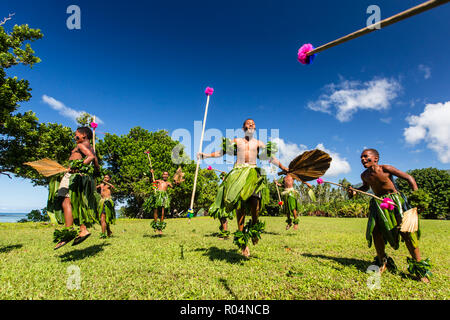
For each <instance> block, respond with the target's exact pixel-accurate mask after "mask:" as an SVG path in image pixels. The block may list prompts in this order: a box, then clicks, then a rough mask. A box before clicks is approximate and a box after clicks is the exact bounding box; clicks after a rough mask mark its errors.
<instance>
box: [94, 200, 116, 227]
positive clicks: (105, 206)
mask: <svg viewBox="0 0 450 320" xmlns="http://www.w3.org/2000/svg"><path fill="white" fill-rule="evenodd" d="M97 213H98V217H97V219H98V220H99V221H101V215H102V213H105V221H106V224H107V225H110V224H115V223H116V210H115V209H114V201H112V199H100V201H99V203H98V210H97Z"/></svg>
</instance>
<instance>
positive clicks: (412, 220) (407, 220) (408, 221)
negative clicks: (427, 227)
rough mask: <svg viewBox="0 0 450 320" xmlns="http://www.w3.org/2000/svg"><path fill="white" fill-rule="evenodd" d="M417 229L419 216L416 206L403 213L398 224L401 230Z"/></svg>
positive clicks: (412, 230)
mask: <svg viewBox="0 0 450 320" xmlns="http://www.w3.org/2000/svg"><path fill="white" fill-rule="evenodd" d="M418 229H419V216H418V214H417V208H412V209H409V210H408V211H406V212H405V213H404V214H403V219H402V223H401V225H400V231H401V232H411V233H412V232H416V231H417V230H418Z"/></svg>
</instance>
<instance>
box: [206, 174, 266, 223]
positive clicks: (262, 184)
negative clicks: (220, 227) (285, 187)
mask: <svg viewBox="0 0 450 320" xmlns="http://www.w3.org/2000/svg"><path fill="white" fill-rule="evenodd" d="M253 195H255V196H260V199H261V203H260V213H263V212H265V210H266V209H265V207H266V205H267V204H268V202H269V201H270V194H269V188H268V185H267V179H266V175H265V172H264V171H263V170H262V169H261V168H257V167H254V166H236V167H235V168H234V169H233V170H231V171H230V172H229V173H228V174H227V175H226V176H225V178H224V180H223V181H222V183H221V185H220V186H219V189H218V191H217V196H216V199H215V201H214V203H213V204H212V205H211V207H210V208H209V215H210V216H212V217H217V218H220V217H225V215H227V217H230V216H231V215H232V216H234V211H235V210H241V209H242V210H244V212H245V213H246V214H250V203H249V201H247V200H249V198H250V197H251V196H253Z"/></svg>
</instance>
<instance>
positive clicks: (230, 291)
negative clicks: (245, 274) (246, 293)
mask: <svg viewBox="0 0 450 320" xmlns="http://www.w3.org/2000/svg"><path fill="white" fill-rule="evenodd" d="M219 282H220V283H221V284H222V285H223V286H224V288H225V289H226V290H227V291H228V293H229V294H231V295H232V296H233V299H234V300H239V298H238V297H237V295H236V294H235V293H234V292H233V290H231V288H230V286H229V285H228V281H227V280H226V279H224V278H220V279H219Z"/></svg>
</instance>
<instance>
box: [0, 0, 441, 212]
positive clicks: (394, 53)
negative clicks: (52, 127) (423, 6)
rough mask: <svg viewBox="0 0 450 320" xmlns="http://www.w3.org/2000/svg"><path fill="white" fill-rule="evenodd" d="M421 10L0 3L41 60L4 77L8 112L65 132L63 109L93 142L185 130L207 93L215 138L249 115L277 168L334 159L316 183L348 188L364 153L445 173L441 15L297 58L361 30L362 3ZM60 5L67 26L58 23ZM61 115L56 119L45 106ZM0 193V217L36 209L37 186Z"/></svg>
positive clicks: (2, 179)
mask: <svg viewBox="0 0 450 320" xmlns="http://www.w3.org/2000/svg"><path fill="white" fill-rule="evenodd" d="M421 2H422V1H418V0H414V1H413V0H402V1H400V0H395V1H386V0H383V1H381V0H380V1H376V2H374V1H361V0H343V1H331V0H330V1H327V0H323V1H320V2H312V1H226V2H225V1H190V2H187V1H171V2H163V1H132V0H130V1H127V2H123V1H121V2H116V1H59V0H58V1H56V0H55V1H28V0H26V1H25V0H23V1H20V2H19V1H10V0H6V1H5V0H3V1H2V2H1V4H0V18H1V17H3V16H7V15H8V14H9V13H12V12H14V13H15V16H14V17H13V19H12V20H11V21H8V22H7V23H6V25H5V28H6V29H7V30H10V29H11V27H12V26H13V25H14V24H25V23H27V24H29V25H30V27H33V28H39V29H41V30H42V32H43V34H44V38H43V39H42V40H39V41H37V42H35V43H33V44H32V47H33V49H34V50H35V51H36V54H37V56H39V57H40V58H41V59H42V62H41V63H39V64H37V65H35V66H34V67H33V69H30V68H28V67H22V66H19V67H15V68H11V69H9V70H8V74H9V75H11V76H18V77H19V78H25V79H28V80H29V81H30V85H31V87H32V89H33V91H32V94H33V98H32V99H31V100H30V101H29V102H27V103H23V104H22V105H21V108H20V109H19V111H21V112H23V111H26V110H30V109H31V110H33V111H34V112H36V114H37V116H38V117H39V119H40V121H42V122H58V123H62V124H64V125H67V126H70V127H72V128H76V124H75V122H74V121H73V119H72V118H71V117H70V116H69V115H70V113H71V112H72V113H73V112H76V111H87V112H89V113H91V114H95V115H96V116H97V117H99V118H100V119H101V120H102V122H103V123H102V124H101V125H100V127H99V129H98V131H99V132H109V133H116V134H125V133H127V132H128V131H129V129H130V128H132V127H134V126H141V127H143V128H146V129H148V130H152V131H153V130H158V129H166V130H168V131H169V132H170V133H172V132H173V131H174V130H176V129H179V128H184V129H187V130H189V131H191V132H193V130H194V121H201V120H202V119H203V113H204V107H205V95H204V89H205V87H206V86H211V87H213V88H214V89H215V92H214V95H213V96H212V98H211V104H210V109H209V114H208V120H207V128H209V129H211V128H216V129H219V130H220V131H221V132H222V133H223V134H225V130H226V129H237V128H239V127H240V126H241V124H242V122H243V120H245V119H246V118H248V117H252V118H253V119H254V120H255V122H256V125H257V128H260V129H268V130H270V129H278V130H279V138H280V139H281V140H279V142H280V144H281V145H283V148H284V150H283V151H284V153H282V154H280V158H281V159H282V160H284V161H288V160H289V159H290V158H292V156H293V155H295V154H296V153H297V152H301V151H303V150H306V149H313V148H315V147H317V146H319V147H321V148H324V149H325V150H327V151H329V152H330V153H331V154H332V156H333V158H334V159H335V164H334V165H333V171H332V172H331V173H333V174H332V175H330V177H329V180H332V181H337V180H338V179H341V178H343V177H347V179H349V180H350V181H351V182H353V183H358V182H359V181H360V178H359V175H360V173H361V171H362V166H361V164H360V162H359V155H360V152H361V150H362V149H363V148H364V147H372V148H376V149H378V150H379V151H380V154H381V161H380V162H381V163H388V164H391V165H394V166H396V167H397V168H399V169H401V170H404V171H406V170H409V169H415V168H424V167H437V168H440V169H449V168H450V150H449V149H450V146H449V143H450V142H449V141H450V133H449V131H450V129H449V128H450V123H449V122H448V121H447V122H446V117H447V115H449V109H450V90H449V89H450V72H449V71H450V61H449V59H448V56H449V52H450V43H449V41H448V36H449V31H450V5H448V4H447V5H444V6H442V7H439V8H436V9H433V10H431V11H428V12H425V13H423V14H420V15H418V16H415V17H412V18H410V19H407V20H405V21H402V22H399V23H397V24H394V25H392V26H389V27H386V28H384V29H382V30H379V31H376V32H373V33H371V34H368V35H366V36H364V37H361V38H358V39H355V40H352V41H350V42H347V43H344V44H342V45H340V46H337V47H334V48H331V49H329V50H326V51H324V52H322V53H320V54H318V56H317V57H316V60H315V61H314V64H312V65H309V66H304V65H301V64H300V63H299V62H298V61H297V59H296V58H297V51H298V48H299V47H300V46H301V45H302V44H304V43H312V44H313V45H314V46H319V45H322V44H324V43H326V42H328V41H332V40H334V39H336V38H339V37H341V36H343V35H346V34H348V33H350V32H353V31H356V30H357V29H360V28H363V27H365V26H366V21H367V19H368V17H369V16H370V14H367V13H366V10H367V8H368V6H369V5H373V4H375V5H378V6H379V7H380V9H381V18H382V19H384V18H387V17H389V16H391V15H393V14H396V13H398V12H400V11H403V10H405V9H407V8H410V7H412V6H415V5H417V4H419V3H421ZM72 4H75V5H78V6H79V7H80V9H81V29H80V30H69V29H68V28H67V26H66V20H67V18H68V17H69V16H70V14H67V13H66V9H67V7H68V6H69V5H72ZM44 97H46V98H44ZM46 101H47V102H46ZM52 101H53V103H52ZM55 101H56V102H55ZM58 102H59V104H58ZM61 105H64V106H65V107H66V108H67V109H65V110H66V113H65V114H62V113H61V112H58V111H57V110H55V109H54V108H55V107H57V106H61ZM448 118H450V116H449V117H448ZM100 137H102V135H101V134H100ZM192 139H194V137H192ZM195 143H196V142H194V141H192V145H193V146H194V145H195ZM209 143H210V142H208V141H207V142H205V146H207V145H208V144H209ZM192 149H194V148H192ZM285 165H287V163H285ZM216 167H217V168H218V169H221V168H222V169H227V168H228V167H227V166H226V165H216ZM0 190H1V194H2V199H1V203H0V212H14V211H19V212H27V211H29V210H31V209H34V208H42V207H44V206H45V202H46V197H47V190H46V188H42V187H39V188H33V187H32V186H31V184H30V183H28V182H27V181H25V180H22V179H14V180H9V179H8V178H7V177H6V176H0Z"/></svg>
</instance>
